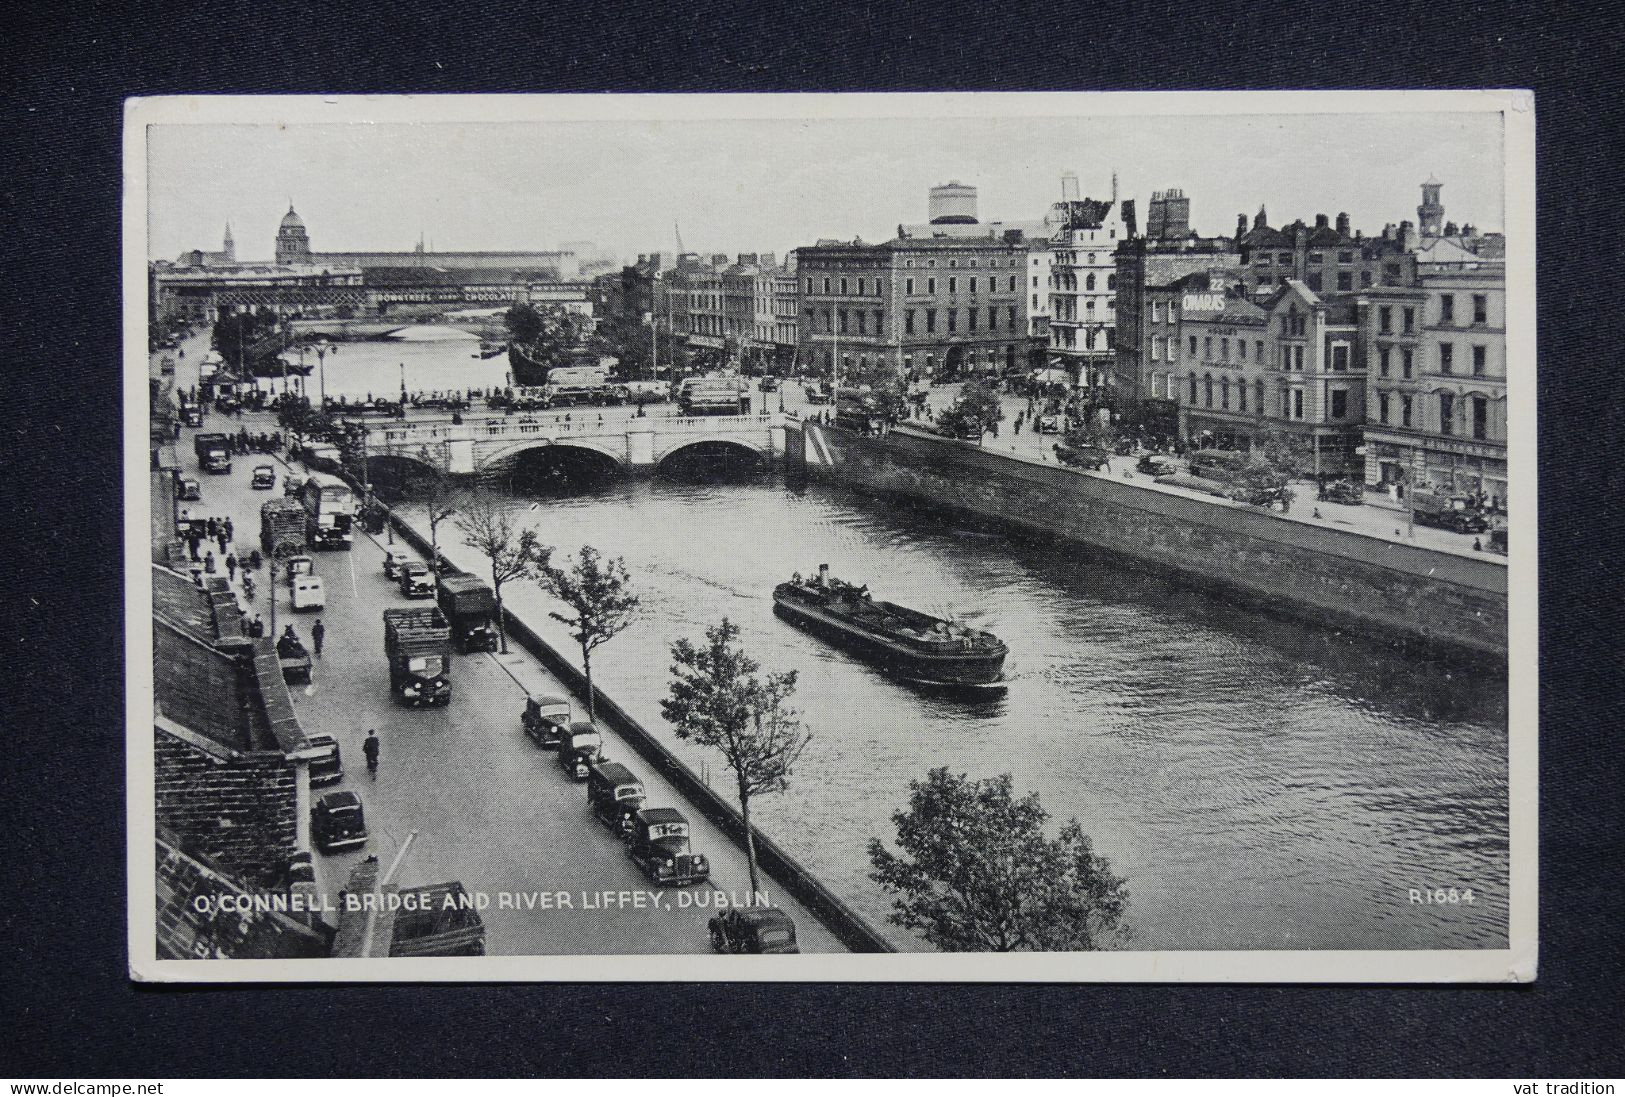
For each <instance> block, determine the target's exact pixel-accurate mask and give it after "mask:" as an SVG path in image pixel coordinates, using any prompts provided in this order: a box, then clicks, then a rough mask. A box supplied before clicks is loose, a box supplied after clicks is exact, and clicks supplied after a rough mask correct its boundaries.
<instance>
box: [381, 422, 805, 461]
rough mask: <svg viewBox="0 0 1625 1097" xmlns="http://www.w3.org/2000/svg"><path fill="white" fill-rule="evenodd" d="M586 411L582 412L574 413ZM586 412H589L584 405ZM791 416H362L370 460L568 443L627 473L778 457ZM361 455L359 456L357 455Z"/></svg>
mask: <svg viewBox="0 0 1625 1097" xmlns="http://www.w3.org/2000/svg"><path fill="white" fill-rule="evenodd" d="M577 414H578V415H581V413H580V412H578V413H577ZM587 414H591V413H590V412H587ZM786 421H787V420H786V416H785V415H784V414H783V413H774V412H766V413H761V414H754V415H695V416H676V417H670V418H660V417H654V416H650V417H646V418H635V417H628V416H616V417H614V418H612V419H606V420H605V421H604V422H596V421H589V420H587V419H586V418H585V415H582V416H581V417H580V418H576V419H573V420H570V421H565V420H562V419H560V418H558V417H557V416H556V414H555V413H551V412H544V413H540V414H538V415H528V416H527V415H512V416H509V415H504V416H491V417H485V418H474V417H471V416H465V417H464V418H463V421H462V422H460V423H455V422H453V421H452V420H451V419H450V418H449V417H447V418H434V419H415V420H408V421H395V420H390V421H373V422H368V421H366V420H361V421H359V422H357V423H356V425H357V426H358V427H360V428H361V430H362V432H364V435H365V442H364V447H365V448H364V453H365V456H366V459H367V460H369V461H373V462H376V461H391V460H395V461H404V462H408V463H411V464H417V465H433V466H434V467H437V468H439V469H440V470H441V471H444V472H449V473H453V474H456V475H483V474H487V473H501V472H503V471H505V470H507V469H509V468H511V467H512V466H513V464H514V462H516V461H518V460H519V459H520V457H522V456H523V455H525V454H526V453H529V452H533V451H538V450H549V449H554V450H564V451H569V452H568V453H562V452H561V453H560V454H559V455H560V456H573V457H584V458H587V459H589V460H597V461H598V462H599V463H601V464H602V463H612V464H613V465H614V466H615V469H616V470H617V471H619V472H621V473H623V474H627V475H648V474H650V473H653V472H654V471H655V470H656V469H657V468H659V467H660V465H661V464H662V462H665V461H667V460H668V459H670V458H673V457H676V456H678V455H680V454H683V453H685V452H695V451H699V452H705V451H709V452H712V453H715V452H718V451H719V450H720V451H723V452H726V451H727V450H729V449H734V450H741V451H748V453H750V454H754V455H755V456H756V457H757V458H759V459H761V460H763V461H765V462H767V463H769V464H777V463H779V462H781V461H782V460H783V459H784V447H785V431H786ZM358 456H359V455H358Z"/></svg>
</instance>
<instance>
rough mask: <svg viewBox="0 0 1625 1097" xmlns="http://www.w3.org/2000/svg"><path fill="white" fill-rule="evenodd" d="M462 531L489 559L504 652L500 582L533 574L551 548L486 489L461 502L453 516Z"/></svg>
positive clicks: (465, 539) (505, 633)
mask: <svg viewBox="0 0 1625 1097" xmlns="http://www.w3.org/2000/svg"><path fill="white" fill-rule="evenodd" d="M453 523H454V524H455V525H456V526H457V528H458V529H459V530H461V531H462V533H463V543H464V544H465V545H467V546H468V547H469V548H471V549H473V550H475V551H476V552H478V553H479V554H480V555H482V556H484V557H485V558H486V559H487V560H489V561H490V562H491V591H492V593H494V594H495V595H496V600H497V638H498V641H499V644H500V648H501V650H502V651H503V653H504V654H506V652H507V650H508V625H507V622H506V621H505V620H504V619H503V615H502V585H503V584H504V583H508V582H512V581H513V580H515V579H525V578H528V577H529V576H532V575H534V574H536V569H537V568H539V567H543V566H545V565H546V564H547V562H548V561H549V560H550V559H551V558H552V556H553V549H552V548H551V547H550V546H547V545H543V544H542V543H541V542H540V541H539V540H537V538H536V532H535V531H534V530H531V529H525V528H521V527H520V524H519V523H518V522H516V521H515V520H514V517H513V514H512V513H511V512H510V511H509V509H508V507H507V506H506V505H505V502H504V500H502V499H500V498H498V497H497V496H495V495H493V494H491V493H490V492H488V491H475V492H474V493H473V494H471V495H470V496H469V497H468V498H467V499H466V500H465V501H464V503H463V511H462V513H461V514H459V515H457V517H456V518H455V519H454V520H453Z"/></svg>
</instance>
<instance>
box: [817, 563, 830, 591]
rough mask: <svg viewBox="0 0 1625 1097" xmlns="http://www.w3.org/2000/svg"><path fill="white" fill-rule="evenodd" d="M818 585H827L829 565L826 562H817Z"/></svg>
mask: <svg viewBox="0 0 1625 1097" xmlns="http://www.w3.org/2000/svg"><path fill="white" fill-rule="evenodd" d="M818 585H819V586H821V587H827V586H829V565H828V564H819V565H818Z"/></svg>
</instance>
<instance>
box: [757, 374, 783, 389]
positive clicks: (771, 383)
mask: <svg viewBox="0 0 1625 1097" xmlns="http://www.w3.org/2000/svg"><path fill="white" fill-rule="evenodd" d="M761 389H762V391H763V392H778V391H779V379H778V378H777V377H774V376H773V375H772V374H771V373H770V374H768V375H767V376H766V377H763V378H762V381H761Z"/></svg>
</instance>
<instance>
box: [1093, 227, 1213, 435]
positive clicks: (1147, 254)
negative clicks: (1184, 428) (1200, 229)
mask: <svg viewBox="0 0 1625 1097" xmlns="http://www.w3.org/2000/svg"><path fill="white" fill-rule="evenodd" d="M1181 200H1182V201H1184V202H1185V203H1186V206H1185V208H1186V210H1187V215H1188V210H1189V200H1188V199H1183V197H1182V199H1181ZM1124 205H1125V206H1128V205H1129V203H1127V202H1125V203H1124ZM1124 212H1125V217H1124V220H1125V223H1126V225H1125V227H1127V228H1128V229H1129V231H1130V233H1131V236H1130V238H1129V239H1127V240H1125V241H1123V242H1122V243H1121V244H1119V245H1118V247H1117V250H1116V253H1115V254H1114V255H1113V262H1114V264H1115V266H1116V271H1117V296H1116V299H1115V302H1114V305H1115V308H1114V311H1115V313H1116V316H1117V339H1116V358H1115V362H1114V368H1115V371H1116V374H1115V376H1114V378H1113V379H1112V396H1113V399H1114V402H1115V403H1116V405H1117V407H1118V408H1119V410H1120V412H1121V413H1122V414H1124V415H1127V416H1129V417H1130V419H1134V420H1144V422H1143V423H1142V425H1143V426H1145V427H1146V429H1147V430H1151V431H1153V432H1155V433H1158V434H1165V435H1169V434H1172V433H1174V432H1175V431H1176V430H1177V426H1176V420H1177V408H1176V407H1175V402H1176V400H1177V393H1170V392H1169V391H1168V388H1167V385H1166V377H1165V376H1163V375H1164V374H1166V373H1167V372H1168V369H1169V367H1170V365H1174V366H1177V364H1178V362H1179V360H1180V359H1179V347H1178V340H1177V336H1178V331H1177V328H1178V310H1179V302H1180V298H1181V297H1182V296H1183V293H1184V291H1183V289H1181V288H1179V286H1178V283H1179V281H1180V280H1181V279H1183V278H1185V277H1187V276H1189V275H1192V274H1203V273H1206V272H1208V271H1212V270H1225V269H1230V268H1231V267H1233V266H1234V265H1235V263H1236V260H1237V257H1238V253H1237V251H1236V247H1235V242H1234V241H1233V240H1231V239H1229V238H1228V237H1211V238H1203V237H1196V236H1186V237H1184V238H1182V239H1177V240H1167V239H1164V240H1153V239H1149V238H1147V237H1145V236H1139V235H1132V233H1133V225H1132V220H1133V218H1132V216H1130V214H1131V211H1129V210H1127V209H1125V211H1124ZM1154 304H1155V306H1156V308H1155V314H1154V315H1153V306H1154ZM1170 339H1173V340H1174V343H1173V344H1172V345H1171V349H1170V343H1169V342H1168V341H1169V340H1170ZM1154 341H1155V342H1154ZM1153 345H1155V346H1156V348H1157V349H1158V351H1159V355H1158V357H1157V358H1155V359H1153V358H1152V357H1151V348H1152V346H1153ZM1153 377H1156V378H1157V383H1156V391H1155V392H1153V391H1152V386H1151V384H1150V382H1151V379H1152V378H1153Z"/></svg>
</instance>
